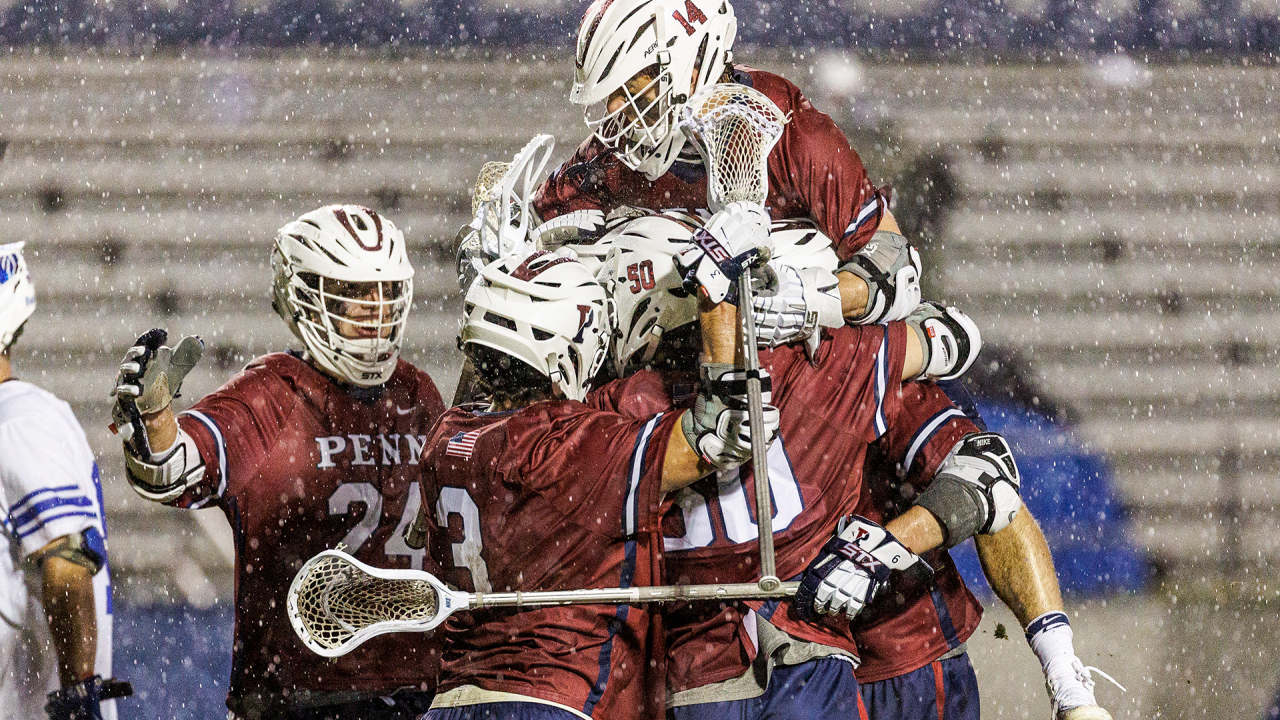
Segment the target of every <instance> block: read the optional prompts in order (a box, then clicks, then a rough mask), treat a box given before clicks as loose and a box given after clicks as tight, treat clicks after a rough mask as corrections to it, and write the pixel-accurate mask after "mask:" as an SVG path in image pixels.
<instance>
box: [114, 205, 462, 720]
mask: <svg viewBox="0 0 1280 720" xmlns="http://www.w3.org/2000/svg"><path fill="white" fill-rule="evenodd" d="M271 264H272V269H273V273H274V281H273V295H274V300H273V307H274V309H275V311H276V313H278V314H279V315H280V317H281V318H283V319H284V321H285V323H286V324H287V325H288V326H289V328H290V329H291V330H292V331H293V333H294V334H295V335H296V336H297V337H298V339H299V340H301V341H302V345H303V347H304V348H305V350H304V352H294V351H290V352H287V353H273V354H270V355H265V356H263V357H260V358H257V359H255V360H254V361H252V362H251V363H249V365H248V366H247V367H245V369H244V370H243V371H241V373H240V374H238V375H236V376H235V377H234V378H232V379H231V380H230V381H229V382H228V383H227V384H226V385H224V386H223V387H222V388H220V389H219V390H217V391H216V392H214V393H212V394H210V395H208V396H206V397H204V398H203V399H201V400H200V401H198V402H197V403H196V404H195V405H194V406H193V407H191V408H190V409H189V410H187V411H186V412H184V413H181V414H180V415H175V414H174V411H173V409H172V406H171V401H172V399H173V397H174V396H175V395H176V393H177V391H178V387H179V385H180V384H181V383H182V378H183V376H185V375H186V373H187V371H188V370H190V369H191V366H192V365H194V364H195V362H196V360H197V359H198V358H199V355H200V345H199V342H198V340H196V339H195V338H187V339H184V340H183V342H182V343H180V344H178V345H177V347H176V348H175V349H172V350H171V349H169V348H167V347H164V346H163V342H164V333H163V331H154V330H153V331H151V332H149V333H147V334H146V335H144V336H142V337H141V338H139V340H138V344H137V345H136V346H135V347H133V348H132V349H130V350H129V352H128V353H127V354H126V356H125V361H124V364H123V365H122V366H121V368H120V377H119V380H118V381H117V386H118V387H117V388H116V395H117V404H116V407H115V410H114V413H113V417H114V418H115V419H116V423H117V426H118V427H119V428H121V429H122V430H123V431H124V432H123V434H124V435H128V436H129V437H126V442H125V463H126V469H127V477H128V480H129V483H130V484H131V485H132V486H133V488H134V489H135V490H136V491H137V492H138V494H140V495H142V496H143V497H144V498H147V499H148V500H153V501H155V502H161V503H165V504H167V505H174V506H177V507H187V508H200V507H205V506H211V505H216V506H217V507H219V508H221V509H222V510H223V512H224V513H225V514H226V516H227V520H228V521H229V522H230V523H231V528H232V531H233V532H234V535H235V544H236V627H235V645H234V656H233V662H232V668H233V669H232V678H231V684H230V689H229V692H228V696H227V706H228V707H229V708H230V709H231V715H230V717H235V718H251V719H255V720H256V719H258V718H306V719H307V720H313V719H314V720H319V719H321V718H396V719H401V718H412V717H416V715H417V714H420V713H421V712H424V711H425V710H426V708H427V706H428V705H429V702H430V697H431V693H430V690H431V689H432V687H433V683H434V678H435V673H436V665H437V663H438V656H437V654H438V650H437V648H436V646H435V644H434V643H432V642H430V641H427V642H424V640H423V638H422V637H412V636H405V635H400V636H387V637H383V638H378V639H376V640H374V641H372V642H370V643H369V644H368V645H366V646H365V647H362V648H360V649H359V650H358V651H356V652H353V653H351V654H349V655H346V656H345V657H343V658H342V659H340V660H337V661H332V660H326V659H324V658H321V657H319V656H317V655H315V654H313V653H311V652H310V651H308V650H307V649H306V648H305V647H304V646H303V645H302V643H301V642H300V641H299V640H298V638H297V636H296V635H295V634H294V632H293V630H292V628H291V626H290V623H289V619H288V617H287V615H286V610H285V596H286V593H287V591H288V589H289V583H290V582H291V581H292V579H293V576H294V573H295V572H296V571H297V570H298V568H299V567H300V566H301V564H302V563H303V562H305V561H306V560H307V559H308V558H310V557H312V556H313V555H315V554H316V553H318V552H320V551H321V550H324V549H327V548H331V547H334V546H336V545H337V544H338V543H340V542H341V543H344V544H345V545H346V546H347V549H348V551H349V552H351V553H352V554H353V555H355V556H356V557H357V558H359V559H361V560H363V561H365V562H368V563H370V564H373V565H378V566H383V567H393V568H395V567H403V568H407V567H413V568H417V569H423V568H424V555H425V551H421V550H416V551H415V550H413V549H411V548H409V547H408V546H407V545H405V544H404V541H403V538H402V533H401V530H402V529H403V527H404V526H406V525H407V524H408V522H409V521H410V520H411V519H412V518H413V517H414V516H415V515H416V513H417V509H418V488H417V479H418V470H419V463H420V462H421V453H422V450H423V447H424V443H425V441H426V435H427V431H428V430H429V429H430V428H431V426H432V425H433V424H434V423H435V421H436V419H437V418H438V417H439V416H440V414H441V413H443V412H444V404H443V402H442V400H441V398H440V393H439V392H438V391H437V390H436V387H435V384H434V383H433V382H432V381H431V378H430V377H428V376H427V374H426V373H424V372H423V371H421V370H419V369H417V368H415V367H414V366H413V365H411V364H409V363H408V362H406V361H404V360H401V359H399V355H400V345H401V342H402V341H403V338H404V330H405V322H406V320H407V318H408V315H409V309H410V305H411V303H412V299H413V267H412V266H411V265H410V264H409V259H408V256H407V255H406V248H405V240H404V237H403V235H402V234H401V233H400V231H399V230H397V229H396V227H395V226H394V225H393V224H392V223H391V221H390V220H388V219H386V218H384V217H382V216H381V215H379V214H377V213H376V212H374V211H372V210H369V209H367V208H363V207H359V206H354V205H331V206H328V207H323V208H320V209H318V210H314V211H312V212H309V213H307V214H305V215H303V216H301V217H300V218H298V219H297V220H296V221H294V222H291V223H289V224H287V225H285V226H284V227H282V228H281V229H280V231H279V233H278V235H277V237H276V241H275V245H274V248H273V250H272V257H271ZM139 414H140V415H141V417H142V418H144V419H145V437H146V439H147V440H148V442H147V443H146V444H141V443H139V442H138V437H139V436H140V435H143V433H141V432H137V431H135V432H132V433H130V429H131V428H133V427H134V425H133V419H134V418H135V417H138V415H139ZM426 569H427V570H431V569H433V568H432V566H427V567H426Z"/></svg>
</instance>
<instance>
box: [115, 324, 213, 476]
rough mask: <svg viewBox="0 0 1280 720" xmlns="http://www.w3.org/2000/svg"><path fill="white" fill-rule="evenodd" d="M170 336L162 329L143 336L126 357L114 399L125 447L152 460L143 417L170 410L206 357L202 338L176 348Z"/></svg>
mask: <svg viewBox="0 0 1280 720" xmlns="http://www.w3.org/2000/svg"><path fill="white" fill-rule="evenodd" d="M168 337H169V336H168V333H166V332H165V331H164V330H162V329H160V328H155V329H154V330H148V331H147V332H146V333H144V334H142V335H141V336H140V337H139V338H138V339H137V341H135V343H134V346H133V347H131V348H129V350H128V351H127V352H125V354H124V361H123V362H122V363H121V364H120V373H119V374H118V375H117V376H116V385H115V388H114V389H113V390H112V391H111V397H114V398H115V399H116V403H115V405H114V406H113V407H112V408H111V419H112V420H113V421H114V423H115V428H116V430H117V431H118V432H119V433H120V437H121V439H123V440H124V442H125V445H127V446H129V448H130V449H131V450H133V451H134V454H135V455H137V457H140V458H144V459H149V458H150V457H151V446H150V443H148V442H147V433H146V430H145V428H144V427H143V425H142V416H143V415H151V414H153V413H157V412H160V411H161V410H163V409H165V408H167V407H169V404H170V403H172V402H173V399H174V398H175V397H179V394H178V391H179V390H180V388H181V387H182V380H183V378H185V377H186V376H187V373H188V372H190V371H191V368H193V367H195V364H196V363H197V362H199V361H200V356H201V355H203V354H204V341H203V340H201V339H200V338H199V336H195V335H188V336H187V337H184V338H182V341H181V342H179V343H178V345H177V347H175V348H170V347H169V346H167V345H165V344H164V343H165V341H166V340H168Z"/></svg>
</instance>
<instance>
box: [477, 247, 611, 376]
mask: <svg viewBox="0 0 1280 720" xmlns="http://www.w3.org/2000/svg"><path fill="white" fill-rule="evenodd" d="M568 255H569V254H567V253H566V254H556V253H549V252H545V251H538V252H535V253H533V254H531V255H527V256H525V257H523V258H520V257H507V258H500V259H498V260H495V261H494V262H492V263H490V264H489V265H486V266H485V267H484V269H482V270H481V271H480V277H479V278H478V280H477V281H476V282H474V283H472V285H471V289H470V290H468V291H467V298H466V304H465V308H464V310H463V312H464V316H465V319H464V321H463V324H462V332H461V333H460V334H459V336H458V346H459V347H460V348H462V349H463V350H464V351H465V349H466V347H467V346H468V345H479V346H483V347H487V348H491V349H493V350H497V351H498V352H501V353H505V354H507V355H510V356H512V357H514V358H516V359H518V360H520V361H522V362H524V363H525V364H526V365H528V366H530V367H532V368H533V369H534V370H536V371H538V372H539V373H541V374H542V375H544V376H546V377H548V378H550V380H551V383H552V385H554V386H556V387H559V388H560V390H561V392H563V393H564V395H565V397H567V398H569V399H570V400H582V398H583V397H585V396H586V394H587V389H588V387H589V385H590V382H591V379H592V378H593V377H595V375H596V373H598V372H599V371H600V367H601V366H602V365H603V364H604V359H605V356H606V355H607V354H608V346H609V337H610V336H611V335H612V333H613V313H612V311H611V303H610V302H609V299H608V297H607V296H606V295H605V291H604V288H602V287H600V284H599V283H598V282H596V279H595V277H594V276H593V275H592V273H591V271H590V270H588V269H587V267H586V266H585V265H583V264H582V263H580V262H578V261H577V260H574V259H572V258H571V257H569V256H568Z"/></svg>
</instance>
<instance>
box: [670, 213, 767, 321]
mask: <svg viewBox="0 0 1280 720" xmlns="http://www.w3.org/2000/svg"><path fill="white" fill-rule="evenodd" d="M769 224H770V220H769V213H768V212H766V211H765V209H764V206H763V205H761V204H759V203H752V202H745V201H740V202H733V203H729V204H728V205H726V206H725V207H724V209H723V210H721V211H720V212H718V213H716V214H715V215H712V216H711V219H710V220H708V221H707V224H706V225H705V226H704V227H703V228H702V229H700V230H698V231H697V232H696V233H694V235H693V246H692V247H689V248H687V249H685V250H683V251H681V252H680V253H678V254H677V255H676V257H675V262H676V267H677V268H678V269H679V270H680V273H681V276H682V277H683V278H684V284H685V289H687V290H689V291H690V292H692V291H693V290H695V289H696V288H699V287H700V288H702V289H703V291H705V292H706V293H707V297H708V298H709V299H710V300H711V302H712V303H720V302H725V301H727V302H729V303H732V304H735V305H736V304H737V301H738V292H737V282H738V277H739V276H740V275H742V272H743V271H744V270H745V269H747V268H749V267H751V266H753V265H757V264H759V263H762V262H764V261H766V260H768V259H769V256H770V255H771V254H772V252H773V245H772V243H771V242H770V241H769Z"/></svg>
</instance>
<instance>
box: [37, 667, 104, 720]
mask: <svg viewBox="0 0 1280 720" xmlns="http://www.w3.org/2000/svg"><path fill="white" fill-rule="evenodd" d="M101 695H102V677H101V676H99V675H94V676H93V677H91V678H86V679H84V680H81V681H80V682H78V683H76V684H75V685H68V686H67V687H64V688H62V689H61V690H55V691H53V692H51V693H49V695H48V702H47V703H46V704H45V706H44V710H45V712H46V713H48V715H49V720H102V710H101V708H99V707H98V703H99V701H100V700H101Z"/></svg>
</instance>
